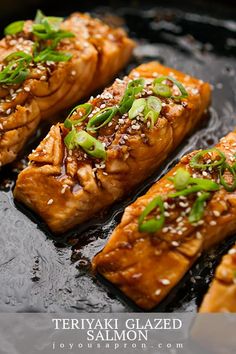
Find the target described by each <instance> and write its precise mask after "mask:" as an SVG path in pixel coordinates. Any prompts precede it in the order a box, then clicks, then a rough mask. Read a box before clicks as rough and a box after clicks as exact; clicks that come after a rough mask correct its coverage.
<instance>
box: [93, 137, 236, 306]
mask: <svg viewBox="0 0 236 354" xmlns="http://www.w3.org/2000/svg"><path fill="white" fill-rule="evenodd" d="M216 148H217V149H218V151H220V153H221V154H224V155H222V156H224V158H225V162H224V164H226V163H229V164H232V163H235V160H236V157H235V154H236V132H232V133H230V134H229V135H227V136H226V137H225V138H223V139H221V141H220V142H219V144H218V145H217V146H216ZM216 151H217V150H215V149H214V152H210V155H209V154H206V156H205V153H203V152H197V151H195V152H192V153H190V154H188V155H186V156H184V157H183V158H182V159H181V160H180V162H179V163H178V164H177V165H176V166H175V167H174V168H173V169H172V170H171V171H170V172H169V173H168V174H167V175H166V176H164V177H163V178H161V179H160V180H159V181H158V182H157V183H155V184H154V185H153V186H152V187H151V188H150V189H149V191H148V192H147V193H146V194H145V195H144V196H142V197H140V198H138V199H137V200H136V201H135V202H134V203H133V204H131V205H130V206H128V207H127V208H126V210H125V212H124V215H123V217H122V220H121V223H120V224H119V225H118V227H117V228H116V229H115V230H114V232H113V234H112V235H111V237H110V239H109V240H108V243H107V245H106V246H105V248H104V249H103V250H102V252H101V253H99V254H98V255H96V256H95V258H94V259H93V268H94V270H95V271H96V272H99V273H100V274H102V275H103V276H104V277H105V278H106V279H108V280H109V281H110V282H112V283H113V284H114V285H116V286H117V287H118V288H119V289H120V290H121V291H122V292H123V293H125V295H127V296H128V297H129V298H130V299H132V300H133V301H134V302H135V303H136V304H137V305H138V306H140V307H141V308H143V309H146V310H149V309H151V308H153V307H154V306H156V305H158V304H159V303H160V302H161V300H163V299H164V298H165V297H166V296H167V294H168V293H169V292H170V290H171V289H173V287H174V286H175V285H176V284H177V283H178V282H179V281H180V280H181V278H182V277H183V276H184V275H185V274H186V272H187V271H188V270H189V269H190V267H191V265H192V264H193V262H194V261H195V260H196V259H197V258H198V257H199V256H200V255H201V253H202V252H203V251H205V250H208V249H209V248H210V247H211V246H213V245H215V244H217V243H218V242H220V241H221V240H223V239H225V238H226V237H227V236H229V235H231V234H232V233H234V232H235V231H236V192H235V191H232V192H228V191H226V189H225V188H224V187H223V186H222V185H221V184H220V183H219V175H218V173H219V171H218V168H219V167H218V166H216V167H214V168H213V167H209V168H207V169H206V168H205V169H203V170H201V169H199V168H195V167H191V166H192V164H193V162H192V161H194V157H195V156H196V158H195V159H197V158H199V155H201V154H203V158H206V159H209V161H213V160H214V159H216V160H217V161H218V158H219V157H217V153H216ZM197 154H198V155H197ZM215 154H216V157H214V156H215ZM211 156H212V157H211ZM222 161H223V158H222ZM209 163H210V162H209ZM224 166H226V165H223V162H222V167H221V168H223V169H224V171H225V172H224V174H223V175H222V176H223V178H224V179H225V180H226V181H227V183H231V182H232V181H231V180H232V175H231V174H230V173H229V171H228V170H226V169H225V167H224ZM229 168H231V167H229ZM231 171H232V170H231ZM232 173H233V174H234V177H235V172H232ZM184 176H185V181H191V184H188V185H187V186H186V187H185V189H183V190H182V189H181V190H179V189H180V187H181V183H183V178H184ZM190 176H191V177H190ZM222 176H221V178H222ZM202 179H203V181H202ZM220 180H221V179H220ZM177 182H178V184H177ZM234 182H235V178H234ZM188 183H190V182H188ZM222 183H223V182H222ZM177 186H178V189H177ZM193 187H194V189H191V188H193ZM235 187H236V186H235ZM189 188H190V189H191V191H192V192H191V193H190V191H189ZM203 188H205V190H204V189H203ZM207 188H208V189H210V188H211V191H208V192H206V190H207ZM186 190H188V193H189V194H185V193H187V192H186ZM194 191H195V192H194ZM202 191H204V192H202ZM175 193H178V194H177V195H176V194H175ZM206 193H207V194H206ZM154 198H158V199H157V200H159V199H160V198H161V200H162V204H161V203H160V200H159V204H158V205H159V209H158V208H157V209H154V210H151V211H150V215H149V216H153V217H154V219H150V220H151V223H152V222H154V226H155V225H156V224H157V223H159V224H161V222H163V225H161V227H159V228H157V227H156V229H154V231H153V230H151V229H150V227H153V226H152V225H150V224H149V225H147V224H146V225H145V224H142V223H143V221H142V219H141V218H142V215H144V214H143V213H144V212H145V210H147V209H146V208H147V206H149V207H150V204H149V203H151V202H152V201H153V199H154ZM158 210H159V211H158ZM160 210H162V212H160ZM159 214H160V215H159ZM149 216H146V218H148V217H149ZM199 216H200V217H199ZM163 218H164V221H163ZM140 220H141V221H140ZM144 220H145V219H144ZM149 223H150V222H149ZM145 227H146V228H147V229H146V228H145ZM143 228H144V229H143ZM155 230H156V231H155ZM227 259H228V258H227ZM221 268H222V267H221ZM230 276H231V277H232V274H231V273H230ZM234 291H235V286H234ZM207 302H208V301H207Z"/></svg>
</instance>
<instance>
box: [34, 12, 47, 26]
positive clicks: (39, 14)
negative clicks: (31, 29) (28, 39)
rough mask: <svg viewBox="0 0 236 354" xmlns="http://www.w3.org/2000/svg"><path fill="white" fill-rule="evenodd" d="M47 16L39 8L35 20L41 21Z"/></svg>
mask: <svg viewBox="0 0 236 354" xmlns="http://www.w3.org/2000/svg"><path fill="white" fill-rule="evenodd" d="M45 17H46V16H45V15H44V13H43V12H42V11H41V10H37V12H36V16H35V19H34V22H35V23H41V22H42V20H43V19H44V18H45Z"/></svg>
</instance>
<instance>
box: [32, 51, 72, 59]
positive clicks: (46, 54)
mask: <svg viewBox="0 0 236 354" xmlns="http://www.w3.org/2000/svg"><path fill="white" fill-rule="evenodd" d="M71 58H72V54H71V53H65V52H58V51H55V50H52V49H51V48H46V49H44V50H42V51H41V52H40V53H39V54H38V55H36V56H35V57H34V62H35V63H38V62H42V63H43V62H46V61H54V62H61V61H68V60H70V59H71Z"/></svg>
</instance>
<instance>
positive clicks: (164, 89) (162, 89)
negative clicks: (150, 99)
mask: <svg viewBox="0 0 236 354" xmlns="http://www.w3.org/2000/svg"><path fill="white" fill-rule="evenodd" d="M153 92H154V93H155V94H156V95H158V96H161V97H166V98H169V97H171V89H170V87H169V86H168V85H165V84H162V83H156V84H155V85H154V86H153Z"/></svg>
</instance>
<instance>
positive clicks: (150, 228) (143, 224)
mask: <svg viewBox="0 0 236 354" xmlns="http://www.w3.org/2000/svg"><path fill="white" fill-rule="evenodd" d="M157 207H159V209H160V216H159V219H157V218H156V217H154V218H152V219H149V220H147V221H145V218H146V217H147V216H148V215H149V214H150V213H151V212H152V211H153V210H154V209H156V208H157ZM164 211H165V210H164V202H163V199H162V197H161V196H158V197H156V198H154V199H153V200H152V201H151V202H150V203H149V204H148V205H147V206H146V208H145V209H144V210H143V212H142V214H141V215H140V217H139V219H138V227H139V231H140V232H148V233H154V232H157V231H159V230H160V229H162V227H163V225H164V223H165V216H164Z"/></svg>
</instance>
